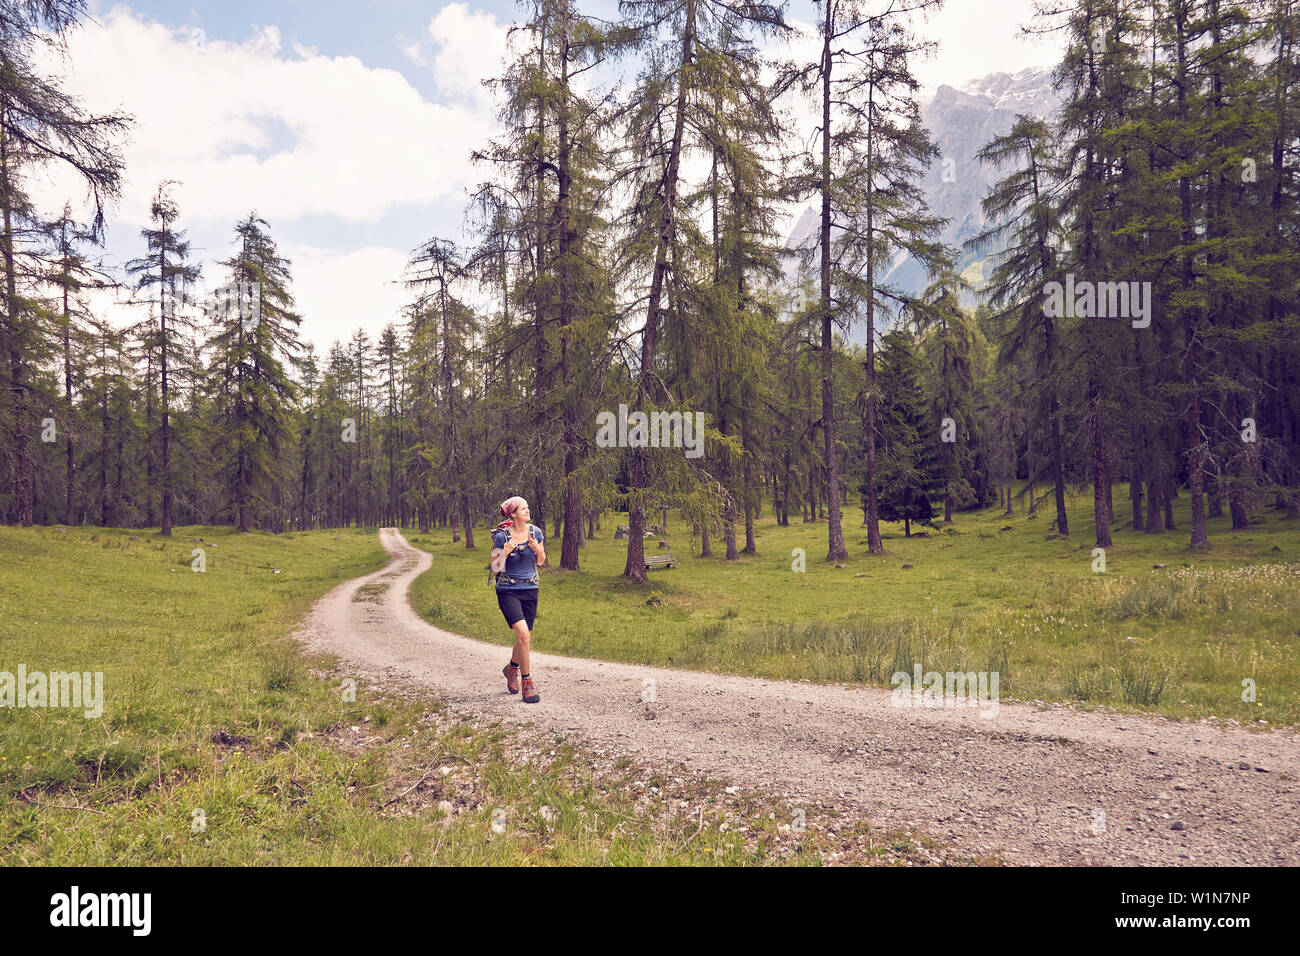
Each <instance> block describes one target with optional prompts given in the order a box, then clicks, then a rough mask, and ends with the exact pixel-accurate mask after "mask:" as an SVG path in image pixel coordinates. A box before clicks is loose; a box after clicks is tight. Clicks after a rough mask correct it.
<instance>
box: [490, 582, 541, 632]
mask: <svg viewBox="0 0 1300 956" xmlns="http://www.w3.org/2000/svg"><path fill="white" fill-rule="evenodd" d="M497 604H499V605H500V606H501V613H502V614H504V615H505V616H506V623H507V624H509V625H510V627H511V628H513V627H514V626H515V624H516V623H517V622H519V621H524V622H525V623H526V624H527V625H528V630H530V631H531V630H532V629H533V619H534V618H536V617H537V588H528V589H527V590H521V591H504V590H503V591H497Z"/></svg>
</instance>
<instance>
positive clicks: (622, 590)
mask: <svg viewBox="0 0 1300 956" xmlns="http://www.w3.org/2000/svg"><path fill="white" fill-rule="evenodd" d="M1126 497H1127V493H1126V489H1125V488H1124V487H1122V486H1117V487H1116V488H1115V502H1116V506H1117V508H1119V509H1120V510H1121V513H1123V512H1124V509H1125V508H1126V507H1127V505H1128V502H1127V500H1126ZM1177 504H1178V506H1179V507H1177V508H1176V509H1175V517H1176V519H1177V521H1178V523H1179V529H1180V530H1178V531H1174V532H1166V533H1165V534H1162V535H1146V534H1143V533H1141V532H1135V531H1132V530H1130V529H1129V528H1128V527H1127V526H1126V525H1123V526H1117V527H1115V528H1113V529H1112V536H1113V538H1114V545H1113V546H1112V547H1111V548H1108V549H1107V552H1106V571H1105V573H1095V572H1094V571H1093V562H1094V559H1093V555H1092V545H1093V542H1094V536H1093V529H1092V498H1091V495H1086V496H1080V497H1077V498H1074V499H1072V500H1071V502H1070V521H1071V528H1072V529H1073V533H1072V535H1071V537H1070V538H1069V539H1063V538H1060V537H1058V536H1055V535H1052V534H1051V533H1050V529H1049V527H1048V526H1049V524H1050V522H1051V505H1050V502H1044V505H1043V506H1042V507H1040V509H1039V513H1038V516H1037V517H1032V518H1031V517H1029V516H1027V515H1026V513H1025V507H1024V505H1023V503H1021V504H1018V505H1017V508H1016V513H1015V514H1014V515H1013V516H1012V517H1010V518H1006V517H1004V516H1003V514H1002V513H1001V509H996V508H995V509H989V510H986V511H983V512H979V513H963V514H958V515H957V516H956V521H955V523H954V524H953V525H952V526H951V527H948V528H941V529H935V530H931V531H930V537H928V538H920V537H916V536H915V535H914V536H913V537H911V538H905V537H904V536H903V532H902V526H901V525H897V526H895V525H890V524H883V525H882V531H883V536H884V544H885V548H886V550H887V552H888V554H887V555H885V556H883V557H873V556H869V555H867V554H866V534H865V529H864V528H863V527H862V526H861V525H860V524H859V522H860V520H861V511H860V509H859V510H854V508H853V507H852V506H851V507H850V508H849V509H847V510H846V511H845V512H844V515H845V537H846V541H847V543H848V547H849V553H850V559H849V561H848V567H847V568H845V569H837V568H835V567H834V566H833V565H830V564H827V563H826V562H825V561H824V560H823V559H824V558H825V555H826V523H825V522H824V521H821V522H817V523H809V524H804V523H802V522H801V521H799V519H798V518H796V519H794V521H793V522H792V523H791V525H790V526H789V527H786V528H781V527H778V526H777V525H776V524H775V522H774V520H773V519H772V518H771V517H770V515H769V516H768V517H766V518H765V519H764V520H761V521H759V522H758V526H757V538H758V551H759V554H758V555H756V556H743V555H742V557H741V559H740V560H739V561H735V562H726V561H724V560H723V559H722V557H721V556H720V555H721V554H722V542H721V540H720V539H718V538H715V539H714V542H713V545H714V552H715V555H714V556H713V557H710V558H703V557H700V556H699V543H698V541H693V540H692V538H691V529H690V527H689V525H685V524H684V523H683V522H682V521H681V520H680V519H679V520H677V521H675V522H674V521H673V520H672V519H671V518H670V522H669V529H668V530H669V540H670V541H671V544H672V550H673V553H674V554H675V555H677V556H678V557H679V558H681V559H682V561H681V564H680V565H679V567H678V568H676V569H673V570H655V571H651V572H650V579H651V583H650V584H649V585H633V584H630V583H628V582H627V581H625V580H624V579H623V578H622V576H621V575H622V570H623V565H624V561H625V557H626V553H627V552H626V542H625V541H622V540H615V539H614V538H613V532H614V529H615V527H616V526H617V524H618V523H620V522H626V516H625V515H623V516H620V515H606V516H605V517H604V519H603V528H604V530H603V531H601V532H598V533H597V536H596V537H595V538H594V539H592V540H591V541H589V542H588V544H587V546H586V548H584V549H583V551H582V552H581V565H582V569H581V570H580V571H578V572H563V571H558V570H556V569H555V567H554V566H555V565H557V564H558V563H559V551H560V547H559V542H558V541H550V540H548V542H547V543H548V546H549V547H548V550H549V558H550V563H551V567H549V568H547V569H544V571H543V579H542V597H541V602H540V607H539V610H538V618H537V637H536V645H535V646H536V647H537V649H538V650H541V651H546V652H552V653H558V654H568V655H575V656H591V657H599V658H605V659H609V660H618V661H626V662H629V663H641V664H657V665H668V666H676V667H689V668H695V669H704V670H713V671H719V672H728V673H744V674H755V675H759V676H763V677H773V678H788V679H808V680H813V681H821V682H834V683H846V684H873V685H879V686H889V679H890V676H891V675H892V674H893V673H894V672H895V671H898V670H906V671H910V670H911V669H912V666H913V665H914V664H918V663H919V664H921V666H922V667H923V668H924V669H925V670H938V671H948V670H962V671H969V670H976V671H980V670H996V671H998V672H999V674H1000V690H1001V693H1002V695H1003V696H1004V697H1006V698H1018V699H1022V700H1044V701H1048V700H1050V701H1070V702H1074V703H1080V704H1085V705H1098V704H1101V705H1107V706H1112V707H1117V708H1124V709H1151V710H1154V711H1156V712H1159V713H1163V714H1167V715H1170V716H1176V717H1189V718H1194V717H1204V716H1208V715H1215V716H1219V717H1223V718H1229V719H1235V720H1238V721H1241V722H1244V723H1253V724H1258V725H1260V726H1276V725H1278V724H1284V725H1285V724H1295V723H1297V722H1298V721H1300V652H1298V648H1300V524H1297V523H1296V522H1294V521H1286V520H1284V519H1283V518H1282V516H1281V514H1280V513H1279V512H1276V511H1273V510H1272V509H1268V510H1265V511H1262V512H1261V513H1260V514H1259V515H1258V516H1257V518H1256V519H1255V521H1254V522H1252V524H1251V526H1250V527H1249V528H1248V529H1247V530H1244V531H1239V532H1234V531H1232V530H1231V526H1230V522H1229V521H1228V519H1226V518H1223V519H1212V520H1211V521H1210V523H1209V524H1210V541H1211V548H1210V550H1209V551H1208V552H1192V551H1190V550H1189V549H1188V547H1187V540H1188V534H1187V530H1186V529H1187V528H1188V526H1189V522H1190V518H1189V514H1188V511H1187V506H1188V501H1187V498H1186V497H1185V496H1184V497H1183V498H1182V499H1180V501H1179V502H1177ZM449 538H450V534H449V533H444V532H438V533H436V534H429V535H419V534H413V533H408V539H413V541H414V543H416V544H417V546H418V547H423V548H425V549H426V550H429V551H430V552H432V553H433V555H434V557H435V561H434V565H433V567H432V569H431V570H430V571H429V572H428V573H427V574H425V575H423V576H422V577H421V578H420V579H419V580H418V581H417V582H416V583H415V585H414V586H413V588H412V591H411V599H412V603H413V604H414V606H415V608H416V610H417V611H418V612H420V613H422V614H424V616H425V617H426V618H428V619H429V620H431V621H433V622H434V623H438V624H440V625H441V626H444V627H448V628H450V629H453V630H456V631H459V632H460V633H464V634H468V635H470V636H472V637H476V638H479V639H482V640H486V641H491V642H494V643H498V644H508V643H510V640H511V639H510V635H509V633H508V632H507V630H506V628H505V626H504V622H503V621H502V620H501V616H500V612H499V611H498V609H497V605H496V601H495V600H494V599H493V596H492V593H491V591H490V589H489V588H487V587H486V586H485V583H484V582H485V579H486V564H487V554H488V549H487V548H484V547H480V549H479V550H478V551H477V552H475V553H473V554H467V553H466V552H465V550H464V548H463V545H460V544H452V543H451V542H450V541H449V540H448V539H449ZM742 543H743V542H742ZM795 548H803V549H804V550H805V552H806V555H807V564H806V567H807V570H806V572H803V573H798V572H795V571H793V570H792V564H793V562H794V560H795V559H794V556H793V554H792V552H793V551H794V549H795ZM658 550H659V549H658V548H657V543H656V542H655V541H653V540H651V539H647V553H657V551H658ZM904 564H911V565H913V567H911V568H906V569H905V568H904V567H903V565H904ZM1158 564H1164V565H1167V567H1166V568H1160V569H1158V568H1156V567H1154V566H1155V565H1158ZM1248 678H1249V679H1250V680H1253V681H1254V687H1255V693H1256V700H1254V701H1245V700H1243V699H1242V697H1243V693H1244V687H1243V681H1244V680H1246V679H1248Z"/></svg>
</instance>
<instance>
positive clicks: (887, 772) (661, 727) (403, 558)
mask: <svg viewBox="0 0 1300 956" xmlns="http://www.w3.org/2000/svg"><path fill="white" fill-rule="evenodd" d="M380 539H381V541H382V543H383V545H384V547H385V548H386V549H387V550H388V551H389V552H390V553H391V554H392V555H393V560H392V562H391V563H390V564H389V565H388V567H387V568H385V569H384V570H382V571H378V572H375V573H373V574H370V575H367V576H365V577H362V578H358V579H356V580H353V581H349V582H348V583H346V584H343V585H340V586H339V587H337V588H335V589H334V590H333V591H331V592H330V593H329V594H328V595H326V596H325V597H324V598H322V599H321V601H320V603H319V604H318V605H317V606H316V608H315V609H314V610H313V612H312V614H311V616H310V617H309V618H308V620H307V623H306V625H305V627H304V630H303V632H302V634H301V635H300V636H301V637H303V638H304V639H305V640H306V641H307V643H308V645H309V646H310V647H311V648H312V649H314V650H317V651H321V652H326V653H331V654H337V655H338V656H339V657H340V658H342V659H343V660H344V661H347V662H349V664H350V666H353V667H355V668H356V669H357V670H358V673H359V675H361V676H368V677H371V678H374V679H377V680H380V681H383V682H386V683H392V682H394V681H407V682H415V683H418V684H421V685H425V686H427V687H428V688H430V689H432V690H433V691H435V692H436V693H437V695H438V696H439V697H441V698H442V699H443V700H445V701H446V702H447V703H448V704H451V705H453V706H454V707H456V708H457V709H459V710H462V711H465V712H468V713H472V714H474V715H476V716H478V717H481V718H485V719H488V720H497V721H501V722H502V723H504V724H506V725H526V724H531V725H532V726H534V727H536V728H539V729H542V730H547V731H554V732H558V733H560V734H562V735H563V736H565V737H568V738H570V739H572V740H574V741H575V742H579V743H583V744H586V745H588V746H597V747H608V748H613V749H616V750H618V751H620V752H622V753H626V754H627V755H628V756H629V757H631V758H632V759H634V760H640V761H646V762H659V763H674V764H675V763H680V764H684V765H686V766H687V767H690V768H694V769H696V770H702V771H705V772H707V773H708V774H709V775H710V776H714V777H721V778H726V779H729V780H730V781H731V782H733V783H735V784H737V785H739V786H740V787H742V788H743V789H746V790H755V791H767V792H771V793H775V794H779V795H782V796H784V797H786V798H788V799H790V800H791V801H793V802H796V803H797V802H798V801H800V800H809V801H817V802H822V803H827V804H831V805H833V806H836V807H839V808H842V809H843V810H844V812H846V813H861V814H865V815H866V816H867V817H868V818H869V819H870V820H872V821H873V822H874V823H876V824H877V825H879V826H883V827H888V828H890V829H905V830H909V831H912V832H914V833H925V834H929V835H931V836H933V837H936V838H937V839H939V840H941V841H943V842H945V843H946V844H947V845H948V846H949V847H951V848H952V849H953V850H956V851H958V852H960V853H966V854H971V855H998V856H1001V857H1002V859H1004V860H1006V861H1007V862H1009V863H1018V864H1048V865H1060V864H1066V865H1081V864H1107V865H1126V864H1156V865H1182V864H1197V865H1227V864H1248V865H1291V866H1295V865H1297V864H1300V783H1298V782H1297V780H1298V778H1300V736H1298V735H1297V734H1296V733H1294V732H1286V731H1273V732H1269V733H1253V732H1249V731H1246V730H1243V729H1240V728H1238V727H1235V726H1231V725H1228V726H1224V725H1222V724H1221V723H1220V722H1214V721H1203V722H1196V723H1189V722H1177V721H1172V720H1166V719H1163V718H1151V717H1138V716H1133V715H1127V714H1115V713H1109V712H1082V711H1077V710H1073V709H1070V708H1068V707H1064V706H1051V707H1040V706H1035V705H1031V704H1019V703H1005V702H1004V703H1002V704H1001V705H1000V706H999V707H998V708H997V709H996V713H995V714H992V716H989V714H991V713H992V710H991V709H990V710H984V711H979V710H975V709H962V708H957V709H923V708H916V709H912V708H898V707H894V706H892V705H891V693H890V691H889V690H886V689H881V688H844V687H833V686H825V685H819V684H811V683H807V682H788V681H773V680H762V679H755V678H745V677H729V676H723V675H718V674H707V673H700V672H696V671H686V670H669V669H665V668H658V667H643V666H636V665H630V664H618V663H610V662H605V661H595V660H586V659H581V658H572V657H556V656H552V655H548V654H541V653H536V652H534V654H533V673H534V676H535V678H536V679H537V684H538V691H539V692H540V693H541V695H542V702H541V703H540V704H537V705H527V704H523V703H522V702H521V701H520V699H519V697H518V696H511V695H509V694H507V693H506V690H505V680H504V678H502V676H501V665H502V664H504V663H505V662H506V660H507V659H508V657H507V651H506V650H505V648H504V647H501V646H495V645H489V644H484V643H481V642H479V641H474V640H470V639H468V638H465V637H460V636H458V635H455V634H451V633H448V632H447V631H443V630H440V629H438V628H436V627H433V626H432V625H430V624H428V623H426V622H425V621H423V620H422V619H421V618H419V617H418V616H417V615H416V614H415V612H414V611H412V610H411V608H410V605H409V604H408V603H407V600H406V593H407V589H408V587H409V585H410V583H411V581H413V580H414V579H415V578H416V577H417V576H418V575H420V574H421V573H422V572H424V571H425V570H426V569H428V568H429V567H430V566H431V565H432V563H433V558H432V556H431V555H429V554H428V553H427V552H424V551H420V550H418V549H416V548H413V547H411V546H410V545H409V544H408V543H407V542H406V539H405V538H403V537H402V536H401V535H400V534H399V533H398V532H396V531H394V530H390V529H384V530H383V531H381V532H380ZM361 587H366V590H365V591H363V592H362V593H361V594H357V590H358V588H361ZM483 590H484V595H483V599H484V600H485V601H486V600H490V599H491V595H490V594H489V593H488V591H487V588H486V587H485V588H484V589H483ZM542 590H543V593H542V601H545V600H546V593H545V587H543V589H542ZM504 627H505V622H504V621H503V622H502V628H503V629H504ZM537 641H538V644H539V645H540V646H541V647H545V646H546V632H545V628H544V627H543V628H542V630H541V632H540V633H539V635H538V637H537ZM651 680H652V681H653V682H654V683H653V696H654V700H653V702H648V703H647V702H643V699H642V698H643V696H647V694H646V693H645V692H646V691H647V690H648V688H649V686H650V685H648V684H647V683H646V682H647V681H651Z"/></svg>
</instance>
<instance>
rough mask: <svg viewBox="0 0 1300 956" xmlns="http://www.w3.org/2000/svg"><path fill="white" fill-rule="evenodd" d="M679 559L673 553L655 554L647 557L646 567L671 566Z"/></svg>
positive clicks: (647, 568) (648, 568)
mask: <svg viewBox="0 0 1300 956" xmlns="http://www.w3.org/2000/svg"><path fill="white" fill-rule="evenodd" d="M676 563H677V560H676V559H675V558H674V557H673V556H672V555H671V554H655V555H651V556H650V557H648V558H646V559H645V569H646V570H647V571H649V570H650V569H651V568H671V567H672V566H673V565H674V564H676Z"/></svg>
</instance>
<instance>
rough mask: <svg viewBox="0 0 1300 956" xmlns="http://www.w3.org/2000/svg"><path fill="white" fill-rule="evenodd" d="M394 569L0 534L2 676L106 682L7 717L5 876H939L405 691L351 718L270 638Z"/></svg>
mask: <svg viewBox="0 0 1300 956" xmlns="http://www.w3.org/2000/svg"><path fill="white" fill-rule="evenodd" d="M195 547H202V548H205V549H206V551H207V555H206V561H207V565H206V571H205V572H204V573H202V574H198V573H195V572H194V571H193V570H192V569H191V561H192V559H193V558H192V549H193V548H195ZM385 560H386V559H385V556H384V555H383V552H382V550H381V548H380V547H379V544H378V540H377V536H376V534H375V529H373V528H370V529H364V530H345V531H338V532H308V533H297V534H284V535H279V536H272V535H268V534H245V535H238V534H235V533H233V532H231V531H229V530H228V529H218V528H207V527H204V528H177V529H175V533H174V536H173V537H172V538H170V539H164V538H161V537H160V536H158V535H156V534H154V533H150V532H145V531H120V530H104V529H87V528H72V529H57V528H31V529H18V528H7V527H0V620H3V621H4V625H3V640H2V642H0V671H8V672H10V673H13V672H16V670H17V666H18V665H19V664H24V665H25V666H26V668H27V670H28V672H29V673H30V672H35V671H42V672H46V673H48V672H51V671H91V672H94V671H102V672H103V675H104V697H105V700H104V709H103V714H102V716H100V717H98V718H89V719H88V718H86V717H85V716H84V715H83V712H82V711H81V710H71V709H63V708H45V709H41V708H22V709H19V708H17V707H0V795H2V798H3V799H2V801H0V863H4V864H8V865H33V864H57V865H74V866H85V865H117V864H136V865H154V864H162V865H179V864H184V865H195V864H197V865H217V864H220V865H250V864H280V865H299V864H320V865H328V864H341V865H349V864H371V865H388V864H394V865H400V864H413V865H430V864H494V865H509V864H523V863H565V864H575V863H618V864H647V863H658V864H706V865H707V864H715V863H716V864H766V863H793V864H818V863H821V862H825V861H827V860H831V859H836V858H838V859H842V860H845V861H851V862H884V863H890V862H900V861H903V860H911V859H915V860H916V861H918V862H926V861H928V860H929V859H930V857H929V856H928V855H918V854H920V853H921V851H919V850H917V848H916V845H915V844H914V843H913V842H912V841H911V840H910V839H909V838H908V837H906V836H905V835H903V836H900V835H899V834H895V833H890V832H886V831H879V832H878V831H875V830H874V829H871V828H869V827H867V826H866V825H865V824H864V823H863V822H862V821H841V820H838V819H837V818H836V814H835V813H834V811H833V810H832V809H818V808H808V809H807V811H806V819H807V823H808V829H807V830H806V832H804V833H801V834H792V833H791V832H790V831H789V824H788V821H790V820H791V819H792V818H793V816H794V812H795V808H791V807H789V806H786V805H785V804H783V803H781V802H779V801H773V800H771V799H768V798H764V797H761V796H760V797H753V796H748V795H746V794H743V793H741V794H727V793H726V792H725V782H719V781H709V780H702V779H697V778H694V777H690V776H687V777H685V778H668V777H664V776H656V775H654V774H651V773H650V772H649V771H646V770H645V769H644V768H638V767H635V766H632V765H631V764H628V763H626V762H619V763H615V762H613V761H605V762H603V763H602V762H601V760H598V759H597V758H595V757H592V756H591V755H589V754H585V753H583V752H581V751H579V750H577V749H575V748H573V747H571V746H569V745H568V744H566V743H565V742H563V741H551V742H549V743H548V744H545V745H544V744H539V743H538V742H537V741H536V740H534V739H533V738H532V737H530V736H529V735H528V734H521V733H514V734H506V733H504V732H502V731H501V730H500V729H498V728H495V727H482V726H474V725H471V724H467V723H464V722H463V721H461V720H460V719H458V718H457V717H455V716H453V715H449V714H445V713H443V712H442V710H441V708H440V705H439V704H438V702H437V701H436V700H435V699H433V698H432V697H431V696H429V695H426V694H421V693H420V692H418V690H415V689H410V688H397V689H395V688H391V687H388V688H377V687H370V686H362V687H359V688H357V691H356V699H355V701H347V700H345V699H344V698H345V695H344V694H343V693H342V692H341V691H340V687H341V686H343V685H344V682H345V678H347V677H348V674H347V673H346V671H345V670H343V669H341V668H340V667H339V665H338V662H336V661H333V660H330V659H319V660H308V659H306V658H305V657H304V656H303V654H302V652H301V651H300V649H299V648H298V647H297V646H296V645H295V644H293V643H292V642H290V641H286V640H285V635H286V634H288V633H290V632H291V631H292V629H293V627H294V626H295V625H296V623H297V622H298V621H299V620H300V619H301V617H302V616H303V614H305V613H306V611H307V610H308V609H309V607H310V606H311V603H312V602H313V601H314V600H315V599H316V598H318V597H319V596H320V595H322V594H323V593H324V592H325V591H327V590H328V589H329V588H330V587H332V586H333V585H335V584H337V583H339V582H341V581H343V580H346V579H349V578H352V577H355V576H357V575H360V574H363V573H366V572H368V571H371V570H374V569H377V568H379V567H381V566H382V565H383V564H384V562H385ZM277 570H278V571H279V573H275V572H276V571H277ZM357 597H358V599H359V600H366V599H367V595H366V594H365V593H364V589H363V592H362V593H359V594H358V595H357ZM494 817H495V818H497V819H499V820H501V821H502V824H501V826H500V827H499V828H494V827H493V820H494ZM742 826H743V827H744V828H745V829H744V830H741V829H740V827H742ZM782 827H785V830H784V831H783V830H782ZM498 829H499V830H500V832H497V830H498ZM832 831H837V832H832Z"/></svg>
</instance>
